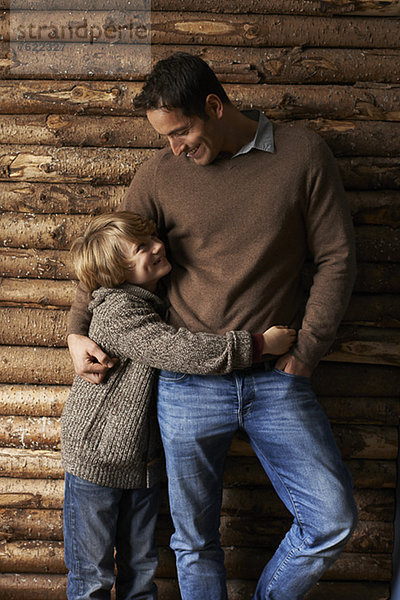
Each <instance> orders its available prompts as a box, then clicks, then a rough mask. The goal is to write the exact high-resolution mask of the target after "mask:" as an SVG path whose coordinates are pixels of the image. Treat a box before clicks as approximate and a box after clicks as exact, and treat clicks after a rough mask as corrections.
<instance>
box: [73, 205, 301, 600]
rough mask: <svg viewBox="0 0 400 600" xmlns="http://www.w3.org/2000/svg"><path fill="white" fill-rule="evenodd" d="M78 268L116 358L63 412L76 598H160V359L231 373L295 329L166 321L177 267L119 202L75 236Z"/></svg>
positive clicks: (284, 341)
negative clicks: (215, 330) (212, 330)
mask: <svg viewBox="0 0 400 600" xmlns="http://www.w3.org/2000/svg"><path fill="white" fill-rule="evenodd" d="M72 252H73V254H74V264H75V270H76V274H77V275H78V277H79V279H80V281H81V282H82V284H83V285H84V286H85V288H86V289H87V290H88V291H89V292H90V293H92V298H93V299H92V302H91V304H90V310H91V312H92V320H91V325H90V337H91V339H93V340H94V341H95V342H96V343H98V344H99V345H100V346H101V347H102V348H103V349H104V351H105V352H107V353H108V354H109V355H110V356H114V357H117V358H118V359H119V360H118V363H117V364H116V366H115V368H114V369H113V370H112V371H111V373H110V375H109V377H108V379H107V380H106V381H105V382H103V383H101V384H99V385H93V384H91V383H88V382H87V381H85V380H83V379H82V378H80V377H75V380H74V383H73V386H72V390H71V393H70V396H69V398H68V400H67V402H66V405H65V408H64V411H63V416H62V456H63V465H64V468H65V470H66V480H65V501H64V540H65V562H66V565H67V568H68V569H69V574H68V588H67V594H68V598H69V600H83V599H87V598H98V599H100V598H101V599H103V598H109V593H110V590H111V588H112V585H113V581H114V547H116V550H117V554H116V564H117V568H118V574H117V580H116V590H117V598H118V599H119V600H122V599H128V598H129V599H133V598H138V599H139V598H140V600H150V599H155V598H157V589H156V586H155V584H154V581H153V578H154V572H155V569H156V566H157V551H156V548H155V545H154V527H155V522H156V516H157V507H158V486H157V485H156V484H157V483H158V481H159V476H160V471H161V468H160V465H161V459H160V454H161V452H160V445H159V443H158V439H159V438H158V435H157V427H156V423H155V421H154V420H152V418H151V414H152V412H153V411H152V410H151V404H152V399H153V396H154V394H153V387H154V384H155V381H156V371H155V369H166V370H171V371H179V372H181V373H194V374H224V373H228V372H231V371H232V370H233V369H239V368H245V367H249V366H250V365H251V364H252V362H258V361H261V356H262V354H266V353H268V354H273V355H280V354H284V353H285V352H287V351H288V349H289V348H290V346H291V345H292V344H293V342H294V340H295V337H296V332H295V330H293V329H288V328H287V327H282V326H281V327H271V328H269V329H268V330H267V331H266V332H264V334H258V335H251V334H250V333H248V332H246V331H230V332H227V333H225V334H224V335H221V336H217V335H212V334H208V333H197V334H192V333H191V332H190V331H188V330H187V329H183V328H180V329H178V330H177V329H175V328H173V327H170V326H169V325H167V324H166V323H165V322H164V321H163V317H164V316H165V313H166V308H167V306H166V304H165V302H164V301H163V300H162V299H161V298H160V297H159V296H157V295H156V294H155V292H156V289H157V285H158V283H159V280H160V279H161V278H162V277H164V276H165V275H167V274H168V273H169V271H170V270H171V266H170V264H169V262H168V260H167V258H166V255H165V249H164V245H163V243H162V242H161V241H160V240H158V239H157V237H156V229H155V225H154V224H153V223H152V222H151V221H148V220H146V219H143V218H141V217H140V216H139V215H136V214H133V213H128V212H119V213H115V214H105V215H99V216H97V217H95V218H94V219H93V220H92V222H91V223H90V225H89V227H88V228H87V230H86V232H85V235H84V236H83V237H81V238H78V239H77V240H76V241H75V243H74V244H73V247H72Z"/></svg>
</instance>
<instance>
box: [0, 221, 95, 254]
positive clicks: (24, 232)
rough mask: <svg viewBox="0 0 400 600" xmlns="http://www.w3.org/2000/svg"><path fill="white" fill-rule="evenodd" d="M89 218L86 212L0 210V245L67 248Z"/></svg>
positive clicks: (79, 233)
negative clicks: (1, 234) (70, 213)
mask: <svg viewBox="0 0 400 600" xmlns="http://www.w3.org/2000/svg"><path fill="white" fill-rule="evenodd" d="M90 220H91V218H90V216H87V215H34V214H30V213H3V214H0V227H1V228H2V230H3V238H4V243H3V244H4V246H9V247H13V248H18V247H19V248H32V247H33V248H41V249H43V248H54V249H60V250H68V249H69V248H70V247H71V244H72V242H73V241H74V239H76V238H77V237H79V236H80V235H82V234H83V233H84V231H85V229H86V227H87V226H88V224H89V222H90ZM35 240H36V241H35Z"/></svg>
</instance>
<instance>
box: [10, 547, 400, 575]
mask: <svg viewBox="0 0 400 600" xmlns="http://www.w3.org/2000/svg"><path fill="white" fill-rule="evenodd" d="M263 550H264V549H263ZM224 551H225V565H226V569H227V575H228V577H233V576H234V577H240V578H243V579H255V578H257V577H258V576H259V574H260V573H261V570H262V569H263V567H264V565H265V563H266V562H267V560H268V559H269V558H270V557H271V554H272V553H271V551H268V550H265V551H260V549H259V548H257V549H255V548H254V549H253V548H231V547H228V548H224ZM159 552H160V564H159V568H158V570H157V574H158V576H160V577H173V576H174V574H175V560H174V557H173V553H172V550H170V549H169V548H166V547H161V548H160V549H159ZM0 556H1V558H2V560H1V563H0V572H3V573H4V572H5V573H7V572H10V571H12V568H13V566H14V565H15V564H18V571H19V573H29V572H30V573H32V572H36V573H65V572H66V567H65V564H64V552H63V544H62V543H61V542H56V541H50V542H47V541H40V540H38V541H33V540H27V541H21V542H7V541H3V542H0ZM360 558H361V560H360ZM390 576H391V557H390V554H375V553H374V554H365V555H362V556H361V557H360V556H359V555H358V554H356V553H347V552H345V553H343V554H342V555H341V556H340V558H339V559H338V561H337V562H336V563H335V564H334V565H332V566H331V567H330V568H329V569H328V571H327V572H326V575H325V576H324V578H327V579H339V580H343V579H350V580H352V579H353V580H354V579H355V580H360V581H365V580H370V579H372V580H375V581H388V580H390Z"/></svg>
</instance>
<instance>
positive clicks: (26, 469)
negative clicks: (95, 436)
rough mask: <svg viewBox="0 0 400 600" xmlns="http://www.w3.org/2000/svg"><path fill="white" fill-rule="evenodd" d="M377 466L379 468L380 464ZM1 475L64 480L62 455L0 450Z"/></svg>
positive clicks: (38, 451)
mask: <svg viewBox="0 0 400 600" xmlns="http://www.w3.org/2000/svg"><path fill="white" fill-rule="evenodd" d="M374 465H375V463H374ZM377 466H378V468H379V466H380V463H379V464H378V465H377ZM375 470H377V469H376V468H375ZM370 474H371V473H370ZM0 475H1V477H18V478H26V479H35V478H37V479H40V478H43V476H45V477H46V478H47V479H63V477H64V470H63V468H62V465H61V454H60V452H54V451H48V450H26V449H23V450H21V449H20V448H18V449H16V448H10V447H7V448H0Z"/></svg>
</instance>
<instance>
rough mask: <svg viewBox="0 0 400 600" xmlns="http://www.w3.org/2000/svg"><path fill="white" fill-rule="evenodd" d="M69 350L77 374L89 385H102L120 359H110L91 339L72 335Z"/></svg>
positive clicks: (69, 339) (69, 340) (69, 338)
mask: <svg viewBox="0 0 400 600" xmlns="http://www.w3.org/2000/svg"><path fill="white" fill-rule="evenodd" d="M68 348H69V353H70V354H71V358H72V362H73V363H74V368H75V373H76V374H77V375H79V376H80V377H82V379H85V380H86V381H88V382H89V383H101V382H102V381H103V379H104V377H105V376H106V374H107V371H108V370H109V369H111V368H112V367H113V366H114V365H115V364H116V363H117V362H118V358H110V357H109V356H107V354H106V353H105V352H103V350H102V349H101V348H100V347H99V346H98V345H97V344H96V343H95V342H93V341H92V340H91V339H90V338H88V337H86V336H84V335H78V334H75V333H70V335H69V336H68Z"/></svg>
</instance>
